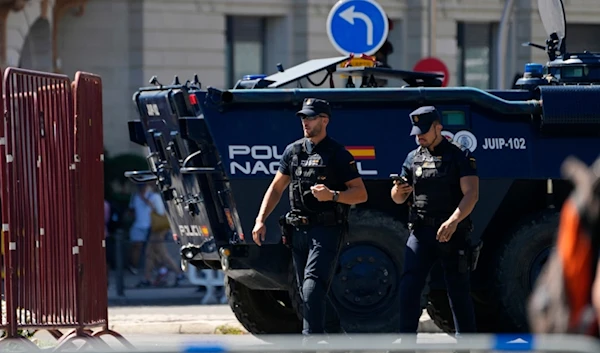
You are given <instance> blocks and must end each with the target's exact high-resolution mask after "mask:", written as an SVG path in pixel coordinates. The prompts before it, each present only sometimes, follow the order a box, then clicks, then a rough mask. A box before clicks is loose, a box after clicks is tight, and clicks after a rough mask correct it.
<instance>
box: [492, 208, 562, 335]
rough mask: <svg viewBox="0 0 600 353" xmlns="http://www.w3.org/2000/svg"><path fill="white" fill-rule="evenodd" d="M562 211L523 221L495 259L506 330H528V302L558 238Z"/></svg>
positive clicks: (548, 212)
mask: <svg viewBox="0 0 600 353" xmlns="http://www.w3.org/2000/svg"><path fill="white" fill-rule="evenodd" d="M558 222H559V214H558V212H557V211H543V212H540V213H538V214H536V215H534V216H532V217H531V218H529V219H528V220H527V221H525V222H522V223H521V224H520V225H519V226H518V227H517V228H516V230H515V231H514V232H513V233H512V235H511V236H510V237H508V238H507V239H506V241H505V242H504V243H503V246H502V247H501V248H500V250H499V252H498V260H497V262H496V264H497V265H496V274H495V278H496V281H495V283H496V293H498V294H499V297H500V298H499V302H500V303H499V304H500V308H499V309H500V311H499V312H500V313H503V314H504V316H505V317H506V320H505V322H504V323H503V325H504V326H505V327H503V331H511V332H528V331H529V327H528V322H527V311H526V304H527V299H528V297H529V295H530V294H531V291H532V289H533V286H534V284H535V280H536V279H537V277H538V276H539V274H540V271H541V269H542V267H543V265H544V264H545V263H546V260H547V259H548V256H549V255H550V251H551V250H552V247H553V246H554V242H555V240H556V231H557V229H558Z"/></svg>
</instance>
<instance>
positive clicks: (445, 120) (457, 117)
mask: <svg viewBox="0 0 600 353" xmlns="http://www.w3.org/2000/svg"><path fill="white" fill-rule="evenodd" d="M466 124H467V119H466V117H465V112H462V111H458V110H455V111H445V112H443V113H442V125H444V126H463V125H466Z"/></svg>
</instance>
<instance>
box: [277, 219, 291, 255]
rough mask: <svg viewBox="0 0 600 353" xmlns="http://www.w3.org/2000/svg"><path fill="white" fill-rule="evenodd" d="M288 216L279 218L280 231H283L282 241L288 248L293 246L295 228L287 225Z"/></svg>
mask: <svg viewBox="0 0 600 353" xmlns="http://www.w3.org/2000/svg"><path fill="white" fill-rule="evenodd" d="M286 216H287V215H285V214H284V215H282V216H281V217H279V230H280V231H281V241H282V242H283V244H284V245H285V246H287V247H288V248H289V247H291V246H292V238H293V236H294V227H293V226H292V225H290V224H288V223H287V221H286Z"/></svg>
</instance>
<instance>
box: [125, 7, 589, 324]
mask: <svg viewBox="0 0 600 353" xmlns="http://www.w3.org/2000/svg"><path fill="white" fill-rule="evenodd" d="M551 4H558V5H559V6H558V8H550V6H551ZM540 10H541V14H542V17H543V23H544V26H545V28H546V30H547V31H548V33H549V39H548V40H547V43H546V46H545V47H542V46H539V45H538V47H542V48H544V49H545V50H546V51H547V52H548V56H549V59H550V60H549V62H548V63H547V64H546V65H538V64H528V65H527V66H526V68H525V74H524V75H523V77H522V79H520V80H519V81H518V82H517V85H518V89H511V90H502V91H500V90H487V91H486V90H480V89H476V88H471V87H440V86H441V79H440V77H439V75H435V74H427V73H418V72H410V71H401V70H393V69H390V68H382V67H377V66H376V65H374V66H371V67H369V66H370V65H363V66H360V67H352V66H350V67H342V66H345V65H342V63H347V62H348V60H349V59H350V57H348V56H340V57H333V58H323V59H317V60H309V61H307V62H305V63H302V64H299V65H297V66H294V67H291V68H287V69H284V68H282V67H279V68H278V72H276V73H274V74H272V75H269V76H251V77H244V78H243V79H241V80H240V81H239V82H238V83H237V84H236V85H235V87H234V88H233V89H219V88H214V87H208V88H203V87H202V86H201V83H200V82H199V80H198V77H194V78H193V79H191V80H189V81H187V82H185V83H180V82H179V80H178V79H177V78H176V79H175V82H173V84H170V85H163V84H161V83H160V82H158V80H157V79H156V78H153V80H151V83H152V86H149V87H146V88H141V89H140V90H139V91H138V92H136V93H135V95H134V102H135V104H136V105H137V108H138V109H139V115H140V118H139V119H138V120H135V121H130V122H129V131H130V139H131V141H133V142H135V143H138V144H140V145H143V146H147V147H148V150H149V155H148V156H147V159H148V164H149V169H148V170H147V171H131V172H128V173H127V176H128V177H130V178H131V179H133V180H134V181H136V182H147V181H155V182H156V183H157V184H158V186H159V187H160V191H161V192H162V197H163V199H164V201H165V204H166V206H167V209H168V215H169V220H170V222H171V225H172V229H173V232H174V233H176V234H177V235H178V237H179V239H180V241H181V257H182V259H183V260H185V261H186V262H187V263H189V264H191V265H193V266H196V267H198V268H200V269H222V270H224V271H225V274H226V278H225V285H226V293H227V296H228V300H229V304H230V305H231V308H232V310H233V312H234V313H235V315H236V316H237V318H238V319H239V321H240V322H241V323H242V324H243V325H244V327H245V328H246V329H247V330H248V331H249V332H251V333H254V334H275V333H298V332H300V330H301V320H300V317H301V311H300V310H299V307H300V300H299V294H298V291H297V286H296V285H295V283H294V281H295V280H294V276H292V275H291V274H292V270H291V256H290V251H289V249H288V248H287V247H286V246H285V245H284V244H282V240H281V234H280V231H279V226H278V216H279V215H281V214H283V213H285V212H286V211H287V210H288V207H289V203H288V201H287V200H286V197H284V198H283V199H282V201H281V203H280V205H279V207H277V208H276V209H275V210H274V212H273V214H272V216H271V217H270V218H269V219H268V222H267V236H266V241H265V242H263V246H260V247H259V246H257V245H256V244H254V242H253V240H252V235H251V231H252V228H253V225H254V220H255V217H256V215H257V211H258V208H259V206H260V203H261V200H262V197H263V194H264V192H265V190H266V189H267V187H268V185H269V183H270V182H271V180H272V178H273V176H274V174H275V173H276V171H277V168H278V160H279V158H280V156H281V153H282V152H283V150H284V148H285V146H286V145H287V144H288V143H290V142H292V141H294V140H296V139H298V138H300V137H301V136H302V135H301V134H302V129H301V123H300V121H299V120H298V119H296V118H295V115H294V113H295V112H296V111H297V110H299V108H300V106H301V103H302V101H303V99H304V98H307V97H318V98H323V99H326V100H328V101H329V102H331V104H332V109H333V116H332V120H331V122H330V125H329V132H330V134H331V135H332V136H333V137H334V138H335V139H337V140H338V141H340V142H342V143H343V144H345V146H346V147H347V149H348V150H349V151H350V152H351V153H352V154H353V155H354V156H355V159H356V161H357V165H358V167H359V170H360V172H361V174H362V176H363V178H364V180H365V183H366V185H367V189H368V193H369V199H368V201H367V202H366V203H363V204H360V205H357V206H356V207H353V209H352V211H351V223H350V234H349V235H348V239H347V242H346V243H345V246H344V247H343V249H342V250H341V253H340V256H339V263H338V266H337V270H336V273H335V278H334V280H333V284H332V288H331V291H330V303H331V305H330V307H329V308H330V310H329V311H328V312H329V313H331V315H330V316H331V320H328V322H330V323H331V324H330V325H329V330H336V329H339V328H340V327H341V328H342V329H343V330H345V331H346V332H393V331H395V330H396V328H397V324H398V320H399V314H400V313H399V310H398V295H397V292H398V281H399V277H400V274H401V271H402V264H403V253H404V245H405V241H406V238H407V235H408V231H407V226H406V225H407V217H408V213H409V211H408V209H407V206H406V205H396V204H394V203H393V202H392V200H391V199H390V196H389V195H390V188H391V186H392V182H391V180H390V179H389V175H390V174H392V173H398V172H400V170H401V169H400V168H401V165H402V162H403V160H404V158H405V156H406V154H407V153H408V152H409V151H410V150H412V149H414V148H415V147H416V146H417V145H416V141H415V140H414V139H413V138H410V137H409V131H410V129H411V125H410V121H409V118H408V114H409V112H410V111H412V110H414V109H416V108H417V107H419V106H422V105H434V106H436V107H437V108H438V109H439V110H440V111H441V112H442V115H443V122H442V123H443V126H444V127H445V131H444V134H445V136H446V137H447V138H449V139H452V140H454V141H457V142H458V143H460V144H462V145H463V146H464V147H466V148H469V149H470V150H471V151H472V152H473V154H474V155H475V157H476V158H477V163H478V170H479V176H480V197H479V202H478V204H477V206H476V209H475V210H474V212H473V219H474V227H475V230H474V236H475V237H477V238H479V239H482V240H483V244H484V246H483V249H482V251H481V255H480V260H479V264H478V266H477V268H476V270H475V271H474V272H473V280H472V282H473V290H472V297H473V300H474V303H475V307H476V312H477V322H478V330H479V331H480V332H518V331H527V330H528V327H527V320H526V317H525V309H524V308H525V303H526V299H527V297H528V294H529V293H530V291H531V289H532V285H533V283H534V281H535V279H536V276H537V275H538V273H539V271H540V269H541V267H542V266H543V265H544V262H545V260H546V258H547V256H548V253H549V250H550V248H551V247H552V246H553V239H554V238H553V237H554V234H555V230H556V227H557V222H558V212H559V211H560V208H561V204H562V202H563V201H564V199H565V197H566V196H567V195H568V193H569V191H570V190H571V185H569V184H568V183H567V182H566V181H564V180H561V178H560V170H559V169H560V166H561V163H562V162H563V160H564V159H565V157H567V156H568V155H575V156H577V157H578V158H580V159H582V160H583V161H585V162H586V163H591V162H592V161H593V160H594V159H595V158H596V157H597V155H598V151H597V146H598V145H599V144H600V137H599V136H598V135H599V131H600V130H599V123H600V119H598V112H599V111H600V100H599V99H598V97H600V87H599V86H597V85H595V84H596V83H598V82H600V56H598V55H597V54H593V53H588V52H584V53H575V54H574V53H568V52H566V49H565V48H566V46H565V43H566V42H565V17H564V10H563V8H562V2H561V1H545V0H544V1H542V2H541V3H540ZM332 75H344V77H347V78H346V80H347V81H346V82H347V84H346V85H345V87H334V86H333V81H332V80H328V79H329V78H331V77H332ZM323 77H325V78H323ZM390 78H396V79H402V80H403V81H404V82H405V84H404V85H402V86H399V87H377V82H379V81H378V80H381V79H390ZM318 80H322V82H315V81H318ZM306 81H310V82H313V83H314V84H323V85H328V86H329V87H326V86H325V87H317V88H303V87H302V83H303V82H306ZM424 298H426V300H424V301H423V305H424V307H426V308H427V311H428V313H429V315H430V316H431V317H432V318H433V320H434V321H435V323H436V324H437V325H438V326H439V327H441V328H443V329H444V330H445V331H447V332H452V331H453V321H452V315H451V311H450V307H449V304H448V299H447V297H446V290H445V284H444V280H443V275H442V272H441V269H440V268H439V265H437V266H436V267H435V268H434V269H433V271H432V273H431V275H430V279H429V281H428V288H427V290H426V291H424ZM336 323H339V324H340V325H339V326H337V325H336Z"/></svg>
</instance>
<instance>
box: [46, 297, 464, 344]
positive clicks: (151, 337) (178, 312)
mask: <svg viewBox="0 0 600 353" xmlns="http://www.w3.org/2000/svg"><path fill="white" fill-rule="evenodd" d="M108 311H109V322H111V320H112V322H113V323H114V322H115V321H121V322H123V321H128V322H131V323H134V324H137V323H139V324H140V325H142V324H143V323H144V321H147V320H151V321H153V322H169V321H172V320H180V321H186V320H190V321H191V320H197V319H199V318H201V319H203V320H231V319H234V320H235V317H234V316H233V313H232V312H231V309H230V307H229V306H228V305H190V306H128V307H125V306H123V307H109V309H108ZM155 327H160V325H159V326H155ZM123 336H124V337H125V338H126V339H127V340H128V341H129V342H130V343H131V344H132V345H133V346H134V347H135V348H136V349H137V350H138V351H142V352H143V351H160V352H182V350H183V349H184V348H185V347H189V346H190V345H197V344H201V345H206V344H207V343H210V342H214V343H217V344H219V345H223V344H224V345H225V346H227V347H231V348H236V347H240V348H241V347H252V348H254V349H257V348H259V347H261V346H263V347H264V346H265V345H270V343H269V341H263V340H261V339H259V338H257V337H255V336H252V335H248V334H246V335H186V334H173V333H161V332H160V331H158V332H156V331H154V332H147V333H124V334H123ZM35 337H36V339H38V340H39V343H40V345H41V346H42V347H51V346H55V345H56V340H55V339H54V338H52V337H51V336H50V335H49V334H48V333H47V332H45V331H40V332H38V333H36V336H35ZM290 339H291V340H292V341H293V342H291V343H290V344H289V346H292V347H297V346H298V345H297V343H298V341H297V339H298V336H295V337H293V338H290ZM347 339H348V338H347V337H343V340H344V341H345V340H347ZM365 339H366V340H371V339H373V337H371V336H369V337H366V338H364V337H355V338H353V340H354V341H356V340H365ZM102 340H103V341H104V342H106V343H108V344H109V345H110V347H111V348H113V349H116V350H121V349H122V348H123V345H121V344H120V343H119V342H118V341H117V340H116V339H115V338H113V337H110V336H102ZM271 342H272V341H271ZM286 342H287V341H286ZM389 342H390V343H391V342H394V339H392V338H390V341H389ZM421 342H423V343H433V344H440V343H453V342H455V340H454V339H453V338H452V337H450V336H448V335H446V334H439V333H422V334H419V336H418V343H421ZM78 345H79V344H78ZM100 351H102V350H100Z"/></svg>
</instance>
